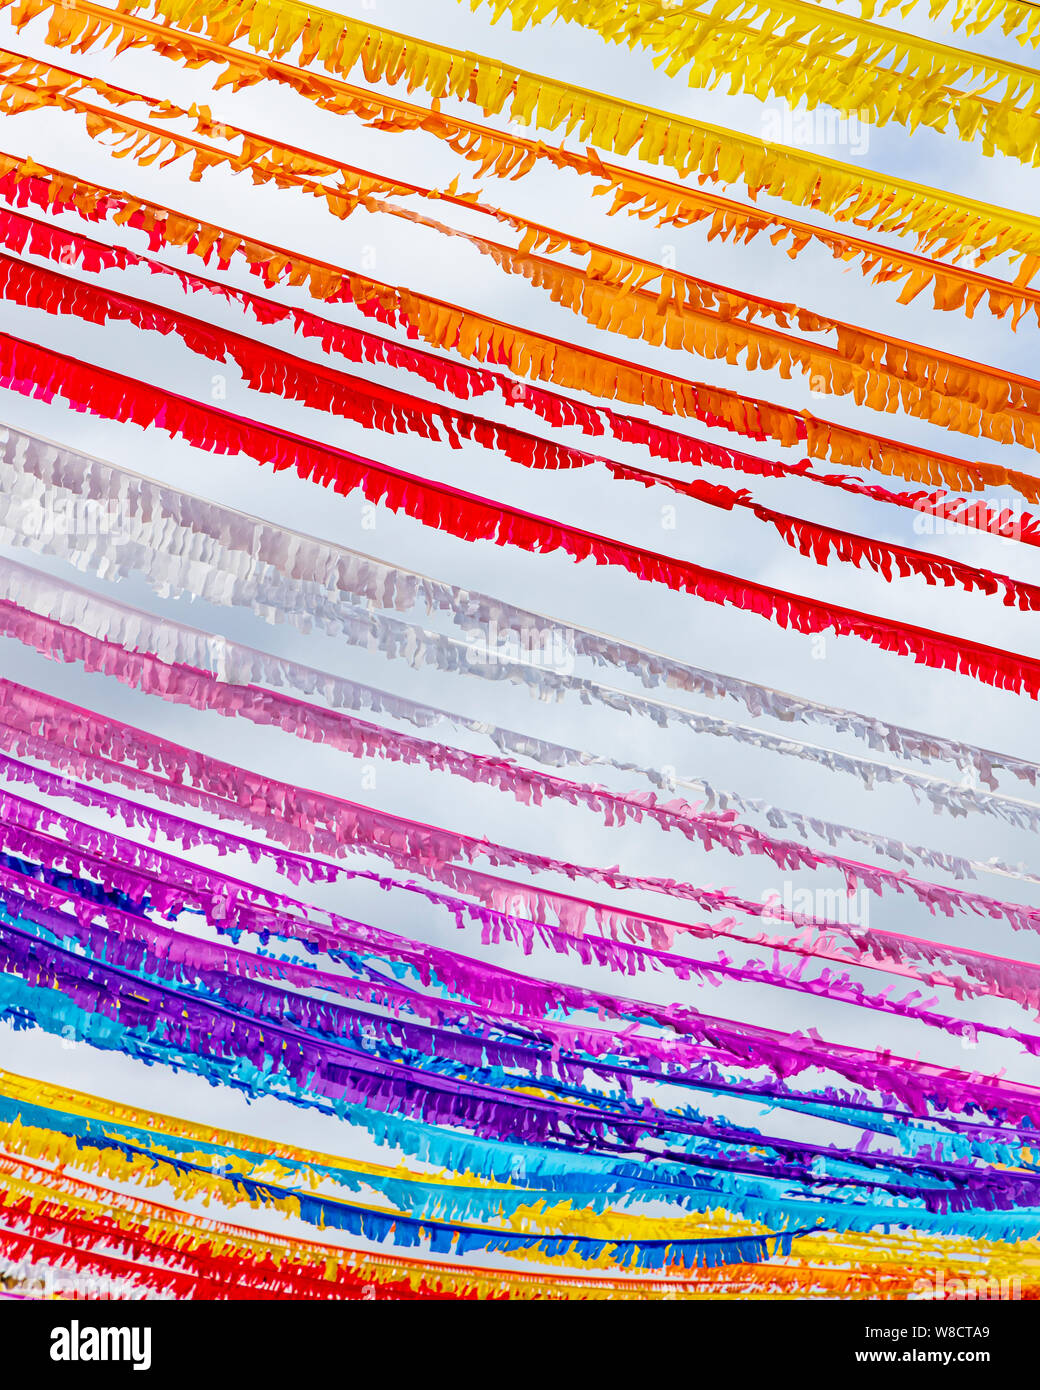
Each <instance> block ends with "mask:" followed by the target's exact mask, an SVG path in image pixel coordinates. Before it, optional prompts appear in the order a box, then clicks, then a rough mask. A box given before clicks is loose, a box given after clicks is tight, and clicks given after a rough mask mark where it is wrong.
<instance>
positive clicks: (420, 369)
mask: <svg viewBox="0 0 1040 1390" xmlns="http://www.w3.org/2000/svg"><path fill="white" fill-rule="evenodd" d="M0 245H3V246H6V247H7V248H8V249H9V250H12V251H15V252H18V253H25V252H28V253H30V254H32V255H35V256H42V257H46V258H47V259H48V260H52V261H56V262H58V263H60V264H62V265H70V264H72V265H80V266H82V267H83V269H85V270H91V271H93V270H99V269H102V268H104V269H118V270H127V269H129V268H131V267H135V268H136V267H140V268H143V269H145V270H148V271H149V272H150V273H151V274H154V275H165V276H170V277H172V278H174V279H176V280H177V281H178V283H179V284H180V285H181V287H182V289H184V290H185V291H187V292H189V293H192V294H200V293H206V294H210V295H213V296H215V297H216V298H218V299H219V300H220V301H221V303H235V304H239V305H241V306H242V308H243V310H248V311H249V312H250V313H251V314H252V316H253V318H254V319H255V320H256V322H257V323H259V324H261V325H263V326H267V325H270V324H275V323H278V324H285V325H286V326H288V327H289V328H290V329H291V330H292V331H293V332H294V333H298V334H300V335H301V336H302V337H304V338H305V339H306V338H313V339H317V340H319V341H320V343H321V345H322V347H323V349H324V350H325V351H326V352H334V353H336V354H338V355H339V356H342V357H345V358H347V359H348V360H349V361H351V362H380V363H385V364H386V365H388V366H393V367H395V368H397V369H399V370H402V371H407V372H409V373H411V374H412V375H415V376H418V377H419V378H420V379H421V380H423V381H425V382H428V383H430V384H432V385H434V386H436V387H437V388H438V389H439V390H442V391H445V392H447V393H448V394H449V395H452V396H454V397H455V398H456V399H457V400H471V399H474V398H479V397H481V396H484V395H487V394H493V395H494V396H495V397H496V399H498V400H500V401H502V402H503V403H505V404H506V405H508V406H510V407H512V408H516V407H518V406H520V405H522V406H523V407H524V408H526V409H528V410H530V411H532V412H533V413H534V414H536V415H537V416H538V417H539V418H541V419H543V420H545V421H546V422H547V423H549V424H551V425H570V426H575V427H577V428H578V429H580V430H582V432H583V433H585V434H587V435H590V436H593V437H601V436H602V434H603V432H604V429H605V428H606V429H609V430H610V432H611V434H612V435H613V437H614V438H615V439H616V440H618V441H619V442H621V443H624V444H637V445H641V446H644V447H645V448H646V449H647V451H648V453H650V455H651V456H652V457H655V458H666V459H669V460H670V461H672V462H675V463H686V464H690V465H692V466H694V467H705V466H710V467H717V468H724V469H727V470H735V471H737V472H740V473H745V474H748V475H749V476H751V477H767V478H772V477H789V478H798V479H800V480H803V481H806V482H809V483H813V484H816V485H818V486H823V487H830V488H836V489H838V490H839V491H842V492H849V493H852V494H853V495H855V496H859V497H869V498H870V499H872V500H873V501H876V502H881V503H886V504H889V505H892V506H898V507H901V508H904V509H906V510H910V511H913V512H914V513H915V514H918V515H926V516H930V517H936V518H939V519H940V520H942V521H943V522H944V523H949V524H950V525H951V526H954V527H967V528H969V529H973V530H980V531H984V532H986V533H987V534H989V535H996V536H1000V537H1001V538H1002V539H1007V540H1010V541H1014V542H1016V543H1021V544H1024V545H1032V546H1040V520H1038V519H1037V518H1035V517H1032V516H1030V515H1028V514H1027V513H1022V514H1020V515H1019V514H1015V513H1013V512H1012V511H1010V510H1009V509H1006V508H1005V509H1004V510H1003V511H1001V512H997V511H994V510H993V509H991V508H990V506H989V505H988V504H987V503H985V502H982V501H979V502H974V503H970V504H969V503H968V502H966V501H965V500H964V499H957V498H953V499H951V498H949V497H947V496H946V495H945V494H943V493H941V492H940V493H932V494H924V493H905V492H893V491H891V489H889V488H883V487H879V486H877V485H876V484H872V483H866V482H860V481H859V480H858V479H856V478H849V477H845V476H844V475H842V474H833V473H816V472H814V471H813V469H812V467H811V465H810V464H809V463H808V462H807V461H806V462H802V463H797V464H788V463H779V462H775V461H773V460H769V459H763V458H760V457H759V456H758V455H757V454H747V453H743V452H741V451H739V450H735V449H729V448H726V447H723V446H721V445H719V444H716V443H711V442H708V441H705V440H701V439H697V438H695V437H693V436H690V435H685V434H680V433H678V432H677V431H675V430H671V429H667V428H663V427H661V426H659V425H651V424H649V423H647V422H646V421H644V420H642V419H640V418H638V417H635V416H631V415H619V414H618V413H617V412H615V411H612V410H610V409H608V408H607V407H605V406H603V407H595V406H589V405H587V404H585V403H584V402H582V401H578V400H577V399H575V398H573V397H567V396H561V395H559V394H557V393H555V392H551V391H545V390H542V389H539V388H535V387H530V386H527V387H523V388H520V389H518V388H517V383H516V382H515V381H514V380H513V379H512V378H510V377H507V376H505V375H504V374H503V373H501V372H496V371H492V370H490V369H488V368H486V367H474V366H471V365H470V364H468V363H464V364H454V363H449V362H446V361H445V359H444V358H443V357H441V356H439V355H438V354H435V353H432V352H427V351H425V350H423V349H421V348H416V347H413V346H412V345H411V344H401V343H397V342H395V341H394V340H392V339H389V338H383V337H380V336H379V335H377V334H373V333H368V332H366V331H364V330H359V329H356V328H351V327H348V326H346V325H345V324H341V323H337V322H336V321H335V320H332V319H327V318H322V317H320V316H319V315H317V314H313V313H311V312H310V311H308V310H303V309H296V308H291V307H289V306H287V305H282V304H279V303H277V302H276V301H275V300H273V299H270V298H268V297H266V296H263V295H256V294H253V293H251V292H249V291H245V290H238V289H234V288H233V287H231V286H228V285H225V284H224V283H222V282H221V281H217V280H210V279H207V278H206V277H204V276H198V275H188V274H187V273H186V272H184V271H178V270H175V269H173V268H172V267H170V266H167V265H165V264H164V263H163V262H162V261H159V260H157V259H155V258H154V257H151V256H141V255H138V254H137V253H135V252H133V251H129V250H127V249H126V248H124V247H118V246H111V245H109V244H108V243H106V242H101V241H96V240H94V239H93V238H90V237H85V236H81V235H79V234H78V233H76V232H70V231H67V230H66V229H65V228H63V227H56V226H51V225H48V224H45V223H43V222H40V221H38V220H37V219H36V218H34V217H29V216H27V215H25V214H23V213H20V212H14V211H12V210H10V209H0ZM1037 298H1038V302H1040V294H1038V296H1037ZM131 302H132V301H131ZM192 322H193V323H198V324H199V325H200V331H199V333H198V334H197V335H195V336H193V342H195V341H197V340H198V336H201V321H198V320H192ZM310 365H311V364H308V368H310ZM398 394H399V393H398ZM455 414H457V412H453V415H455ZM497 429H498V430H499V431H501V432H502V433H503V434H504V435H505V436H507V437H513V436H515V437H516V438H518V439H525V438H527V437H528V436H526V435H525V434H524V433H522V432H521V431H513V430H510V428H509V427H508V426H501V425H499V426H497ZM478 442H479V441H478ZM552 447H553V448H555V449H557V450H558V453H559V456H560V457H561V458H565V457H570V456H572V455H573V456H574V457H575V458H576V459H581V458H583V457H584V455H583V454H582V453H581V451H579V450H573V449H563V448H560V446H555V445H554V446H552ZM591 457H593V456H590V458H591ZM952 462H954V463H956V462H957V461H956V460H952ZM967 466H969V467H973V466H974V465H967ZM647 476H648V477H652V478H653V479H654V481H656V482H660V483H666V484H668V485H673V483H674V482H675V480H673V479H671V478H670V477H668V476H667V475H658V474H648V475H647ZM1033 486H1040V484H1028V485H1027V490H1031V489H1032V487H1033Z"/></svg>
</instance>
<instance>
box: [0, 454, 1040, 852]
mask: <svg viewBox="0 0 1040 1390" xmlns="http://www.w3.org/2000/svg"><path fill="white" fill-rule="evenodd" d="M3 470H6V471H3ZM0 478H3V481H4V486H3V488H0V522H2V521H6V523H7V525H6V528H5V529H4V530H3V532H2V534H3V538H4V541H5V542H6V543H7V544H9V545H16V546H22V547H28V548H31V549H33V550H35V551H38V552H40V553H43V554H55V555H64V556H68V557H74V559H75V561H76V562H77V563H78V564H79V565H80V566H81V567H84V568H90V569H92V570H94V572H95V573H97V574H99V575H104V576H112V577H114V578H119V577H122V576H123V575H126V574H130V573H135V574H143V576H144V578H146V579H148V580H150V581H151V582H152V583H153V585H154V586H155V587H156V588H157V589H158V590H161V592H163V593H166V592H171V591H172V592H180V593H190V594H194V595H200V596H203V597H204V598H205V599H206V600H207V602H209V603H214V604H224V605H226V604H229V603H230V604H235V605H245V606H248V607H250V608H252V609H253V611H254V612H257V613H258V614H260V615H261V616H263V617H265V618H267V619H268V621H275V620H277V621H288V622H295V623H297V624H299V625H300V626H301V627H303V628H304V629H305V630H306V629H307V628H309V627H310V626H317V627H319V628H322V629H324V630H325V631H327V632H329V633H330V634H334V635H335V636H336V637H338V638H342V639H345V640H347V641H349V642H352V643H354V644H360V645H364V646H366V647H368V648H371V647H373V646H376V647H378V648H379V649H380V650H382V651H384V652H385V653H386V654H387V655H391V656H404V657H407V659H408V660H409V661H410V662H411V663H413V664H430V665H434V666H437V667H439V668H440V669H442V670H446V671H451V672H455V673H466V674H469V675H472V676H477V677H481V678H483V679H487V680H502V679H509V680H511V681H514V682H520V683H523V684H524V685H527V686H528V687H529V688H530V689H531V690H532V693H533V694H534V695H536V697H537V698H538V699H541V700H544V699H549V698H553V697H555V698H556V699H561V698H563V695H564V693H565V692H566V691H569V690H573V691H574V692H575V693H576V694H578V695H579V697H580V698H581V699H582V700H583V701H584V702H589V701H595V702H597V703H601V704H603V705H605V706H607V707H609V708H612V709H616V710H620V711H625V712H628V713H639V714H642V715H644V716H645V717H646V718H648V719H651V720H653V721H654V722H655V723H657V724H660V725H668V724H670V723H672V724H674V723H684V724H686V725H687V727H689V728H691V729H693V730H695V731H696V732H698V733H712V734H716V735H720V736H725V737H730V738H737V739H738V740H740V741H741V742H747V743H748V744H750V745H751V746H754V747H762V748H768V749H770V750H771V751H773V752H776V753H778V754H781V755H785V756H793V757H800V758H808V759H809V760H811V761H814V762H817V763H818V764H819V765H821V766H824V767H828V768H830V769H831V770H833V771H840V772H845V773H848V774H850V775H853V776H857V777H859V778H860V779H861V781H862V782H863V784H864V785H865V786H867V787H873V786H874V785H875V784H876V783H878V782H893V783H897V784H903V785H907V786H909V787H911V788H912V789H913V791H914V794H915V796H918V797H919V799H921V800H927V801H930V802H931V803H932V804H933V805H934V806H935V807H936V809H939V808H940V807H942V808H946V809H949V810H950V811H952V813H953V814H955V815H963V814H965V813H966V812H968V811H981V812H985V813H987V814H990V815H999V816H1001V817H1002V818H1003V819H1006V820H1007V821H1009V823H1011V824H1015V825H1026V826H1029V827H1031V828H1033V827H1035V826H1036V825H1037V824H1038V823H1040V822H1037V820H1036V817H1037V815H1038V814H1040V807H1034V806H1032V804H1031V803H1026V802H1019V801H1009V800H1003V799H1001V798H998V797H993V796H989V795H987V794H986V793H985V792H980V791H977V790H972V789H971V788H970V787H966V786H964V785H963V779H962V785H961V786H955V785H953V784H951V783H943V782H940V781H938V780H937V779H930V778H919V777H915V775H914V774H912V773H909V772H905V771H904V770H903V769H900V768H894V767H892V766H890V765H889V764H886V763H880V762H863V761H861V760H858V759H855V758H850V757H848V756H847V755H844V754H840V753H836V752H834V751H832V750H830V749H824V748H814V747H812V745H807V744H804V743H796V742H794V741H793V740H791V739H786V738H777V737H775V736H771V735H769V734H766V733H764V732H762V731H759V730H754V729H750V728H746V727H744V726H740V725H732V724H728V723H727V722H726V721H724V720H718V719H713V718H710V717H707V716H700V715H697V714H695V713H693V712H692V711H685V710H683V709H681V708H680V707H678V706H675V705H667V704H664V703H662V702H660V701H652V700H644V699H641V698H640V697H639V696H636V695H632V694H630V693H628V692H626V691H623V690H620V689H616V688H613V687H604V686H601V685H599V684H597V683H596V682H593V681H589V680H584V679H582V678H580V677H578V676H576V675H572V674H570V673H568V672H566V671H563V670H555V669H551V668H549V667H547V666H544V665H535V664H532V663H530V662H524V661H521V660H520V659H519V658H518V656H517V655H516V654H515V653H514V654H512V655H511V654H510V651H509V648H508V643H506V642H502V643H500V644H499V649H497V650H494V655H495V660H494V662H490V661H485V660H481V659H479V658H480V654H481V652H482V651H483V652H488V651H491V650H492V649H494V645H495V644H494V642H493V641H491V639H490V637H489V636H488V635H487V631H486V627H485V625H487V624H489V623H493V624H494V625H495V630H496V631H499V632H502V633H504V634H508V633H509V632H511V631H517V630H525V629H527V630H530V629H534V630H538V631H542V630H545V629H548V630H549V631H550V632H556V631H560V632H561V633H563V634H564V636H565V637H566V641H567V644H568V646H569V647H570V646H572V647H573V649H574V654H575V657H576V658H584V659H588V660H590V661H591V662H592V663H593V664H594V665H595V666H598V667H603V666H613V667H616V668H619V669H621V670H623V671H625V672H626V673H628V674H630V675H634V676H636V677H637V678H638V679H639V680H640V681H641V682H642V684H643V685H644V686H647V687H649V688H651V689H653V688H657V687H659V686H662V685H663V686H666V687H667V688H669V689H672V690H685V691H688V692H690V693H694V694H696V695H698V696H699V697H702V698H706V699H732V700H734V701H736V702H738V703H740V704H741V705H743V706H744V708H745V709H746V710H747V712H748V713H749V714H750V715H752V716H753V717H755V718H758V717H761V716H762V715H763V714H767V715H769V716H770V717H772V718H775V719H778V720H781V721H783V722H785V723H792V722H796V721H797V722H803V723H810V724H814V725H819V726H821V727H823V728H826V729H829V730H831V731H833V732H836V733H839V734H843V735H845V734H848V735H851V736H853V737H855V738H857V739H860V740H861V741H864V742H866V743H867V744H868V746H869V747H871V748H872V749H874V750H876V751H879V752H881V751H885V752H891V753H894V754H895V755H896V756H898V757H900V758H902V759H911V760H915V761H917V762H920V763H923V764H925V765H929V764H931V763H932V762H933V761H934V760H941V761H949V762H952V763H953V764H954V765H955V766H956V767H957V768H959V769H960V770H961V772H963V773H966V774H968V776H969V777H970V778H971V779H972V780H973V781H974V780H975V779H976V778H977V779H978V781H981V782H982V783H983V784H984V785H986V786H987V787H990V788H996V787H997V785H998V783H997V777H996V773H997V771H998V770H1007V771H1010V772H1011V773H1012V774H1013V775H1014V776H1015V777H1017V778H1018V779H1019V780H1020V781H1025V782H1028V783H1029V785H1030V786H1033V787H1035V786H1036V785H1037V777H1038V773H1040V768H1038V767H1037V765H1036V764H1034V763H1030V762H1027V761H1025V760H1023V759H1018V758H1013V757H1010V756H1008V755H1006V754H1001V753H997V752H995V751H993V750H992V749H985V748H977V747H974V746H972V745H967V744H961V743H957V742H954V741H953V740H950V739H945V738H942V737H940V736H939V735H936V734H932V733H923V732H921V731H918V730H914V729H907V728H901V727H898V726H893V725H890V724H887V723H885V722H884V721H882V720H880V719H878V718H876V717H874V716H867V715H862V714H857V713H854V712H852V711H848V710H840V709H835V708H834V707H833V706H828V705H823V704H820V703H818V702H815V701H812V700H808V699H805V698H804V697H794V696H790V695H787V694H785V693H784V692H782V691H777V690H771V689H768V688H765V687H762V686H759V685H755V684H752V683H751V682H748V681H741V680H738V679H735V678H734V677H730V676H723V675H719V674H717V673H715V672H710V671H705V670H702V669H700V668H698V667H694V666H690V665H688V664H686V663H683V662H679V661H676V660H674V659H672V658H669V657H666V656H664V655H662V654H661V653H659V652H648V651H646V650H644V649H641V648H639V647H635V646H632V645H630V644H627V643H622V642H620V641H618V640H616V639H613V638H609V637H605V636H603V635H602V634H599V633H593V632H588V631H585V630H583V629H581V628H580V627H574V626H573V625H571V624H565V623H563V622H561V621H560V620H558V619H553V618H548V617H546V616H545V615H544V614H539V613H534V612H531V611H529V610H524V609H518V608H516V607H515V606H513V605H510V604H505V603H503V602H502V601H501V600H498V599H493V598H491V597H489V596H487V595H485V594H475V593H472V592H471V591H468V590H463V589H460V588H458V587H457V586H453V585H447V584H441V583H438V582H437V581H435V580H432V579H430V578H429V577H428V576H424V575H418V574H416V573H415V572H414V571H408V570H402V569H399V568H396V567H395V566H392V565H388V564H387V563H386V562H385V561H382V560H377V559H375V558H374V557H372V556H367V555H359V554H358V553H357V552H355V551H351V550H349V549H347V548H346V547H344V546H340V545H330V544H328V543H326V542H322V541H318V540H315V539H314V538H313V537H307V536H301V535H299V534H297V533H292V532H285V531H283V530H282V529H281V528H278V527H275V526H273V525H271V524H270V523H262V522H259V521H257V520H256V519H255V518H253V517H249V516H247V515H244V514H243V513H241V512H232V511H229V510H228V509H226V508H222V507H219V506H218V505H216V504H215V503H212V502H205V501H203V500H202V499H200V498H197V497H190V496H187V495H186V494H184V493H180V492H176V491H174V490H173V489H171V488H168V487H165V486H160V485H159V484H156V483H153V482H151V481H150V480H149V479H147V478H143V477H141V476H140V475H137V474H130V473H127V472H126V471H125V470H120V469H117V468H114V467H113V466H112V465H110V464H105V463H101V462H100V461H99V460H97V459H88V458H86V457H84V456H83V455H79V454H76V453H74V452H71V451H69V450H67V449H62V448H59V447H58V446H56V445H52V444H50V443H48V442H47V441H42V440H39V439H36V438H34V437H33V436H31V435H26V434H24V433H21V432H19V431H14V430H10V429H8V430H6V432H5V437H4V438H3V439H2V440H0ZM63 508H64V509H67V510H68V511H69V512H70V513H71V514H72V515H75V514H76V512H77V509H86V512H87V513H90V514H93V513H94V511H95V510H96V509H98V508H100V512H99V516H100V515H107V516H109V517H115V516H116V515H118V525H115V524H113V525H96V526H84V527H69V526H62V525H59V524H57V519H58V517H59V516H60V514H61V511H62V509H63ZM52 514H53V515H54V518H55V522H54V524H51V523H50V522H49V520H48V519H49V518H50V517H51V515H52ZM131 547H132V548H131ZM139 547H143V548H146V549H147V550H148V551H149V552H150V555H149V562H148V564H149V567H148V569H147V570H146V571H142V570H141V568H140V565H139V564H138V563H133V564H131V565H129V566H128V563H127V559H126V558H125V556H126V554H127V552H129V553H130V554H131V555H133V556H134V557H135V560H136V556H137V551H138V548H139ZM290 576H291V578H290ZM335 595H348V596H349V597H350V599H351V600H353V601H354V602H362V603H364V604H365V605H366V611H365V612H364V613H362V612H360V611H359V610H358V609H357V608H355V607H354V606H353V604H352V603H344V602H339V603H337V602H335V598H334V596H335ZM418 604H421V605H423V606H425V608H426V609H427V611H434V610H440V611H446V612H448V613H449V614H451V616H452V618H453V620H454V622H455V624H456V625H457V626H459V627H463V628H467V629H468V630H469V634H470V636H469V641H468V643H465V644H463V643H460V642H459V641H458V640H456V639H453V638H450V637H445V636H444V635H442V634H440V633H435V632H430V631H428V630H426V629H423V628H419V627H416V626H415V625H414V624H403V623H397V622H395V621H394V620H392V619H389V620H388V619H381V618H380V617H379V616H378V615H377V614H375V613H373V611H372V609H373V607H374V606H375V607H380V608H391V609H397V610H400V611H408V610H409V609H412V608H414V607H415V606H416V605H418ZM478 624H479V626H478V627H475V625H478ZM474 632H476V633H477V635H478V637H479V639H480V640H479V641H478V642H477V645H476V647H475V646H474V641H475V640H476V639H475V638H474ZM489 642H490V643H491V645H490V647H489V646H488V643H489ZM221 651H224V645H223V643H221ZM213 656H214V653H213V651H212V650H210V651H209V652H207V653H206V655H205V656H202V655H196V656H195V657H193V658H192V664H196V665H203V664H209V665H211V666H212V665H213ZM265 669H267V670H270V669H271V668H270V667H265ZM308 693H309V689H308ZM550 760H551V759H550Z"/></svg>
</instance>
